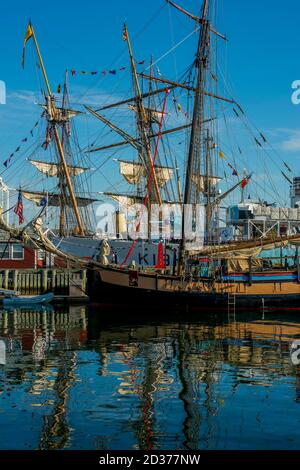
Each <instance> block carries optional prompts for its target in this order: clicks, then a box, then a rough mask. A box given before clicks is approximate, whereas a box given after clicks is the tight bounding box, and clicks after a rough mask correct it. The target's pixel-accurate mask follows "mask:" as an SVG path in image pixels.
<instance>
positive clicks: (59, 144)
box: [30, 23, 85, 235]
mask: <svg viewBox="0 0 300 470" xmlns="http://www.w3.org/2000/svg"><path fill="white" fill-rule="evenodd" d="M30 26H31V30H32V36H33V40H34V44H35V48H36V51H37V54H38V58H39V62H40V65H41V69H42V72H43V76H44V79H45V84H46V88H47V92H48V96H47V103H48V104H49V106H48V112H49V116H48V120H51V126H52V130H53V134H54V138H55V142H56V145H57V150H58V153H59V156H60V159H61V163H62V169H63V173H64V176H65V179H66V184H67V187H68V190H69V194H70V199H71V202H72V206H73V210H74V213H75V217H76V221H77V225H78V232H79V234H80V235H84V234H85V228H84V226H83V223H82V220H81V216H80V212H79V209H78V205H77V201H76V197H75V194H74V190H73V185H72V181H71V177H70V172H69V168H68V165H67V162H66V158H65V154H64V149H63V146H62V142H61V138H60V136H59V133H58V129H57V123H58V121H57V117H59V114H60V113H59V112H58V110H57V108H56V106H55V102H54V98H53V95H52V92H51V88H50V84H49V81H48V77H47V74H46V70H45V66H44V62H43V59H42V56H41V53H40V49H39V45H38V42H37V39H36V35H35V32H34V29H33V26H32V24H31V23H30Z"/></svg>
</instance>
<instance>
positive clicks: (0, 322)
mask: <svg viewBox="0 0 300 470" xmlns="http://www.w3.org/2000/svg"><path fill="white" fill-rule="evenodd" d="M86 327H87V319H86V312H85V309H84V308H82V307H70V309H69V311H56V312H54V311H53V310H52V309H42V310H38V309H35V310H32V309H15V310H12V311H2V312H0V330H1V331H2V335H3V340H6V342H7V343H8V344H9V348H8V351H9V353H8V355H7V356H8V361H9V357H11V354H10V353H12V352H13V353H15V352H16V349H18V350H19V352H22V353H23V355H22V356H20V355H18V356H17V358H16V356H14V358H15V359H16V360H17V361H19V362H20V357H22V366H23V367H22V368H21V367H19V368H17V369H16V371H17V372H16V375H17V376H16V377H15V382H16V384H17V383H18V382H19V380H21V381H25V380H26V376H27V374H28V373H33V374H32V377H33V378H32V381H31V387H30V389H29V390H28V393H29V394H32V395H34V397H35V400H34V402H33V403H32V406H34V407H40V406H53V409H52V411H51V413H50V415H49V416H48V415H46V416H44V422H43V426H42V431H41V436H40V442H39V445H38V447H39V449H41V450H46V449H61V448H64V447H65V446H66V445H67V443H68V441H69V439H70V434H71V427H70V426H69V424H68V419H67V412H66V411H67V402H68V399H69V388H70V387H71V385H72V383H73V382H74V380H75V369H76V366H77V362H76V356H77V354H76V352H74V351H73V350H72V349H73V348H74V345H76V347H78V345H80V344H84V343H85V342H86ZM57 349H58V350H59V352H58V353H57V355H56V357H55V364H53V361H51V359H50V358H48V357H47V356H48V355H50V354H51V352H53V351H54V350H57ZM25 352H32V356H33V358H34V360H35V361H36V362H37V367H34V366H32V362H30V363H29V361H26V360H25V361H24V358H25V357H26V356H24V353H25ZM27 357H28V356H27ZM29 364H30V365H29ZM54 368H56V369H57V370H56V371H54V370H53V369H54ZM12 374H13V372H11V373H10V379H12V378H13V377H12ZM45 391H53V392H54V398H53V400H51V399H50V400H47V401H45Z"/></svg>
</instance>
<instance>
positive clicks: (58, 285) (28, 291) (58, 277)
mask: <svg viewBox="0 0 300 470" xmlns="http://www.w3.org/2000/svg"><path fill="white" fill-rule="evenodd" d="M0 288H1V289H11V290H15V291H18V292H20V293H21V294H23V295H39V294H44V293H45V292H53V293H54V295H55V301H56V302H66V303H70V302H85V301H87V300H88V296H87V276H86V271H85V270H78V269H44V268H43V269H19V270H16V269H4V270H1V269H0Z"/></svg>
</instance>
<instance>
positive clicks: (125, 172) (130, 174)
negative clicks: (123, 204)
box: [119, 160, 173, 187]
mask: <svg viewBox="0 0 300 470" xmlns="http://www.w3.org/2000/svg"><path fill="white" fill-rule="evenodd" d="M119 162H120V173H121V175H122V176H124V178H125V179H126V181H127V183H129V184H138V183H140V181H141V179H142V178H145V177H146V176H147V171H146V169H145V167H144V166H143V165H142V164H141V163H134V162H126V161H123V160H120V161H119ZM155 173H156V178H157V182H158V185H159V186H160V187H162V186H164V185H165V184H167V182H168V181H169V180H170V179H171V178H172V176H173V169H172V168H169V167H164V166H155Z"/></svg>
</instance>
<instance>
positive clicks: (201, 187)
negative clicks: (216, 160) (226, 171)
mask: <svg viewBox="0 0 300 470" xmlns="http://www.w3.org/2000/svg"><path fill="white" fill-rule="evenodd" d="M221 179H222V178H220V177H219V176H205V175H193V176H192V181H193V182H194V183H195V184H196V185H197V189H198V191H199V192H202V193H204V192H206V191H207V187H206V186H207V181H208V182H209V183H210V185H211V186H216V185H217V184H218V182H219V181H221Z"/></svg>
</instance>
